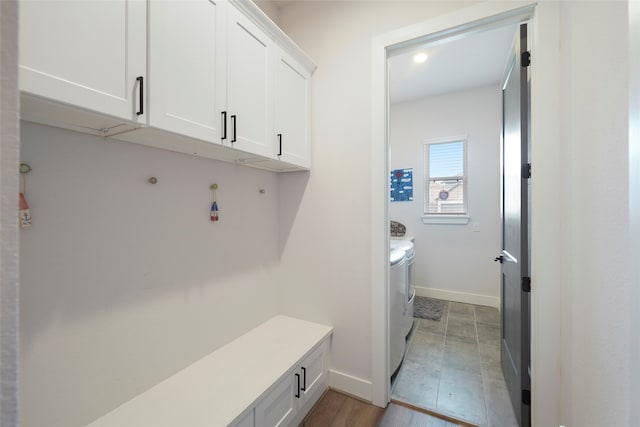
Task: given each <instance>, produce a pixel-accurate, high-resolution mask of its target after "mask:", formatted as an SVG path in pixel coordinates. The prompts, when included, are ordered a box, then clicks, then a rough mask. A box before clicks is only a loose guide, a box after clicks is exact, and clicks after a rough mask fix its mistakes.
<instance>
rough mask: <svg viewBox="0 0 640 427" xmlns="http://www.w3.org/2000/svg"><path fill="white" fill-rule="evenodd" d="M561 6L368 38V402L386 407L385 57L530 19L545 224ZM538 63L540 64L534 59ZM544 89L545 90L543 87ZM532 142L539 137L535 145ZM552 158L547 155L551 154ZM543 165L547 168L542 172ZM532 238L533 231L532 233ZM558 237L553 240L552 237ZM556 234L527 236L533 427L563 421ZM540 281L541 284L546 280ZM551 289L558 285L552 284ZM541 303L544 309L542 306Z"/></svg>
mask: <svg viewBox="0 0 640 427" xmlns="http://www.w3.org/2000/svg"><path fill="white" fill-rule="evenodd" d="M559 15H560V12H559V6H558V5H557V4H553V3H551V2H544V3H541V4H539V5H538V4H536V3H535V2H526V3H521V2H510V3H506V2H500V3H494V2H485V3H482V4H479V5H476V6H472V7H469V8H464V9H462V10H459V11H456V12H454V13H451V14H447V15H444V16H441V17H437V18H434V19H430V20H428V21H425V22H421V23H418V24H415V25H411V26H408V27H404V28H400V29H397V30H395V31H392V32H389V33H385V34H382V35H379V36H377V37H375V38H374V39H373V41H372V50H371V58H372V76H371V84H372V87H371V94H372V112H371V113H372V134H371V135H372V172H371V174H372V176H371V181H372V194H371V212H372V224H371V266H372V267H371V268H372V283H371V286H372V289H371V296H372V297H371V301H372V334H371V335H372V340H371V342H372V353H371V366H372V372H371V379H372V402H373V403H374V404H375V405H377V406H381V407H385V406H386V405H387V403H388V402H389V399H390V390H389V388H390V382H389V377H390V373H389V372H388V371H389V368H388V360H389V345H388V340H389V330H388V329H389V322H388V310H387V302H388V289H387V288H388V287H387V283H388V280H389V267H388V264H389V263H388V261H387V260H388V259H389V248H388V243H387V242H388V239H389V227H388V207H387V194H388V173H389V172H388V171H389V167H388V145H387V138H388V117H387V106H388V99H387V83H388V81H387V53H388V52H389V51H393V50H395V49H401V48H403V47H406V46H407V45H409V44H411V43H414V41H415V40H416V39H420V40H421V41H433V40H437V39H440V38H445V37H451V36H454V35H456V34H462V33H464V32H468V31H472V30H474V29H478V28H479V27H481V26H488V25H494V24H497V23H500V22H505V23H507V22H519V21H521V20H524V19H527V18H529V19H530V22H531V24H532V25H531V27H532V35H533V40H532V43H531V44H532V47H533V51H534V56H533V60H532V66H531V76H532V81H533V82H534V83H533V84H532V87H531V117H532V128H531V138H532V146H533V147H534V148H533V149H532V158H533V161H536V154H537V152H538V151H539V152H542V153H544V154H543V155H540V159H539V160H541V162H540V163H541V164H542V163H544V166H545V169H538V170H545V173H546V174H548V177H549V179H540V180H539V181H537V182H536V181H535V180H534V182H533V183H532V188H533V189H532V191H533V192H534V193H533V194H534V197H533V198H534V201H533V206H534V208H533V211H532V218H531V221H532V223H533V229H534V233H535V229H536V224H537V223H538V222H540V223H546V221H545V220H546V219H547V215H546V214H545V209H547V208H548V206H545V202H544V200H542V199H541V200H537V199H536V198H535V191H536V190H537V191H540V193H539V194H543V193H544V191H545V188H548V187H549V186H550V185H551V180H552V179H553V178H554V177H556V175H557V174H559V170H560V167H559V165H557V164H556V163H554V161H553V160H551V159H549V160H546V158H547V156H546V153H547V152H549V151H554V150H557V149H556V148H553V144H558V142H559V141H560V123H559V119H558V118H557V117H558V115H559V107H558V105H559V104H560V95H559V92H560V91H559V90H558V89H559V78H560V69H559V64H560V63H561V61H560V51H559V49H558V47H557V46H558V40H559V39H560V23H559ZM536 61H538V62H536ZM542 88H544V89H542ZM537 138H540V139H539V140H538V139H537ZM549 157H551V156H549ZM547 166H548V167H549V168H550V169H547ZM532 236H533V234H532ZM554 239H555V240H554ZM558 239H559V237H549V234H548V233H547V234H546V235H545V237H542V238H540V239H539V241H536V239H535V238H533V237H532V252H531V258H532V277H533V278H536V277H539V278H540V279H541V280H540V281H539V282H538V283H537V284H536V291H535V292H533V293H532V303H531V305H532V307H531V316H532V323H531V339H532V350H531V352H532V354H531V358H532V373H531V374H532V389H533V390H532V402H533V406H532V421H533V425H558V422H559V419H560V408H561V393H560V380H559V378H560V366H559V363H558V360H559V348H560V345H559V344H560V328H559V325H560V298H559V295H558V288H557V283H559V278H560V270H559V267H558V264H559V263H558V262H557V260H558V259H559V258H555V259H554V257H556V256H557V255H558V252H557V250H556V249H554V245H555V247H559V241H558ZM543 279H544V280H543ZM554 284H556V285H554ZM540 301H544V305H541V304H540V303H539V302H540Z"/></svg>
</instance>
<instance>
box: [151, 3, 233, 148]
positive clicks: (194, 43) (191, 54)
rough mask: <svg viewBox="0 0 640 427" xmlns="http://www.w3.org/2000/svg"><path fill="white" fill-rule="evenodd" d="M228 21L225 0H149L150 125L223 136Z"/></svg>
mask: <svg viewBox="0 0 640 427" xmlns="http://www.w3.org/2000/svg"><path fill="white" fill-rule="evenodd" d="M225 27H226V0H190V1H165V0H152V1H151V2H150V3H149V81H150V89H151V92H150V93H149V102H150V111H149V113H150V115H149V124H150V125H151V126H153V127H157V128H160V129H164V130H168V131H171V132H175V133H178V134H181V135H187V136H190V137H193V138H197V139H201V140H204V141H215V142H218V143H219V142H220V137H221V126H222V121H221V113H222V110H223V108H224V105H225V103H226V99H225V95H226V90H225V85H226V82H225V80H226V75H225V74H226V58H225V51H226V29H225Z"/></svg>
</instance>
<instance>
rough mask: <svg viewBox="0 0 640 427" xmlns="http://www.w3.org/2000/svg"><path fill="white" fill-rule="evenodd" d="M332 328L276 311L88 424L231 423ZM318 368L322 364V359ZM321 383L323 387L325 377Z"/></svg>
mask: <svg viewBox="0 0 640 427" xmlns="http://www.w3.org/2000/svg"><path fill="white" fill-rule="evenodd" d="M331 333H332V328H331V327H329V326H325V325H321V324H318V323H313V322H307V321H304V320H299V319H294V318H291V317H286V316H275V317H273V318H272V319H270V320H268V321H266V322H265V323H263V324H261V325H259V326H258V327H256V328H255V329H253V330H251V331H249V332H247V333H246V334H244V335H242V336H240V337H239V338H237V339H235V340H234V341H232V342H230V343H229V344H227V345H225V346H223V347H221V348H220V349H218V350H216V351H214V352H213V353H211V354H209V355H208V356H205V357H204V358H202V359H200V360H199V361H197V362H195V363H193V364H192V365H190V366H188V367H186V368H185V369H183V370H181V371H180V372H178V373H176V374H175V375H173V376H171V377H169V378H167V379H166V380H164V381H162V382H161V383H159V384H157V385H155V386H153V387H151V388H150V389H149V390H147V391H145V392H144V393H142V394H140V395H138V396H136V397H134V398H133V399H131V400H130V401H128V402H125V403H124V404H122V405H121V406H119V407H118V408H116V409H114V410H113V411H111V412H109V413H108V414H106V415H104V416H103V417H101V418H99V419H97V420H96V421H94V422H92V423H91V424H90V425H89V426H90V427H177V426H180V427H204V426H210V427H223V426H228V425H231V424H232V423H234V421H235V420H237V419H238V418H240V417H241V416H242V417H243V419H245V416H246V414H247V413H248V411H251V410H252V408H253V407H255V406H256V405H258V404H259V403H260V400H261V399H263V398H264V397H265V396H266V395H267V394H268V392H269V391H270V389H272V388H273V387H275V385H276V384H277V383H278V382H280V381H281V380H283V378H286V377H287V376H290V375H292V372H293V370H294V369H295V368H296V366H298V365H299V364H300V363H301V362H302V360H303V359H304V358H305V357H307V356H308V355H309V354H310V353H311V352H312V351H314V350H315V349H317V348H318V347H319V346H321V345H327V344H328V338H329V337H330V335H331ZM327 348H328V347H327ZM324 357H325V359H326V355H325V356H324ZM323 369H324V370H325V371H326V369H327V368H326V362H324V367H323ZM305 374H306V372H305ZM325 377H326V374H325ZM297 379H298V381H299V378H297ZM323 385H324V387H323V389H324V388H326V378H325V379H324V382H323ZM322 391H324V390H322ZM318 396H319V394H318ZM309 407H310V406H309ZM296 418H299V417H296ZM259 424H260V423H259V422H258V421H256V426H257V425H259Z"/></svg>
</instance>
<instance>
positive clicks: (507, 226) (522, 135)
mask: <svg viewBox="0 0 640 427" xmlns="http://www.w3.org/2000/svg"><path fill="white" fill-rule="evenodd" d="M529 59H530V56H529V54H528V53H527V25H526V24H522V25H521V26H520V28H519V31H518V33H517V34H516V40H515V43H514V49H513V51H512V52H511V61H510V62H509V65H508V66H507V70H506V72H505V77H504V80H503V86H502V157H501V159H502V162H501V163H502V166H501V167H502V185H501V195H502V197H501V199H502V200H501V202H502V209H501V211H502V215H501V217H502V251H501V253H500V257H499V258H498V259H499V260H500V262H501V284H502V292H501V297H502V312H501V315H502V320H501V334H502V339H501V363H502V372H503V373H504V378H505V380H506V383H507V388H508V389H509V395H510V397H511V402H512V403H513V408H514V410H515V414H516V417H517V419H518V422H519V424H520V426H521V427H525V426H527V427H528V426H529V425H530V423H531V422H530V417H531V415H530V412H531V411H530V408H531V406H530V390H531V387H530V384H531V381H530V368H529V360H530V338H529V336H530V329H529V323H530V322H529V295H530V293H529V291H528V287H529V283H530V282H529V279H528V278H529V188H528V186H529V181H530V179H529V171H530V168H529V167H528V164H529V132H528V126H529V77H528V74H529V73H528V70H529V68H528V62H529Z"/></svg>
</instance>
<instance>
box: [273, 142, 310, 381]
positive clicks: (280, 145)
mask: <svg viewBox="0 0 640 427" xmlns="http://www.w3.org/2000/svg"><path fill="white" fill-rule="evenodd" d="M278 147H279V148H278V156H282V134H281V133H279V134H278ZM302 369H304V368H302ZM303 390H304V389H303Z"/></svg>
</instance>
